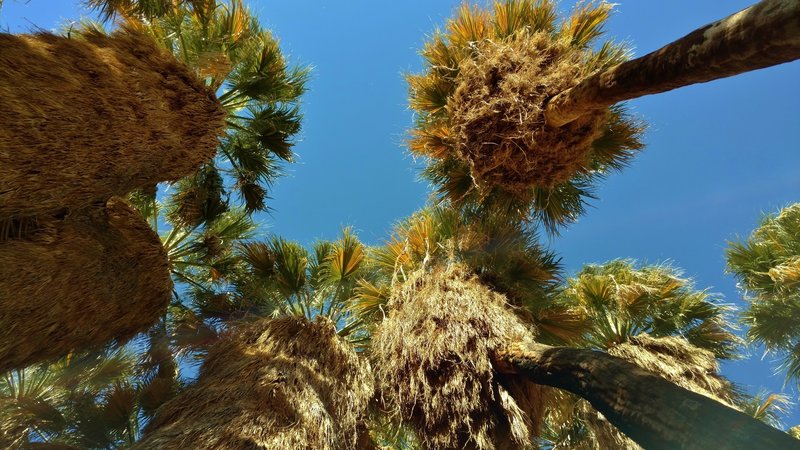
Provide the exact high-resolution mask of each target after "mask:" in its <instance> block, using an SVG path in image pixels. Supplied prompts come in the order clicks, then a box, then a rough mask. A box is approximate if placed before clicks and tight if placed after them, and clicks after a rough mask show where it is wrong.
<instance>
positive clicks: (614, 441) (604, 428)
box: [554, 334, 733, 450]
mask: <svg viewBox="0 0 800 450" xmlns="http://www.w3.org/2000/svg"><path fill="white" fill-rule="evenodd" d="M608 354H610V355H613V356H616V357H619V358H622V359H624V360H626V361H629V362H631V363H633V364H636V365H637V366H639V367H641V368H643V369H646V370H648V371H650V372H653V373H655V374H658V375H660V376H662V377H663V378H665V379H667V380H669V381H671V382H673V383H675V384H677V385H678V386H681V387H684V388H686V389H688V390H690V391H692V392H695V393H698V394H701V395H704V396H706V397H709V398H712V399H714V400H716V401H718V402H722V403H724V404H726V405H728V406H733V386H732V385H731V383H730V382H729V381H727V380H726V379H725V378H723V377H721V376H720V375H719V373H718V372H719V365H718V364H717V359H716V357H715V356H714V354H713V353H711V352H709V351H708V350H704V349H701V348H698V347H695V346H693V345H692V344H690V343H689V342H688V341H687V340H686V339H684V338H682V337H679V336H666V337H651V336H649V335H647V334H640V335H638V336H634V337H631V338H630V339H629V340H628V341H627V342H623V343H621V344H617V345H614V346H613V347H611V348H609V349H608ZM564 395H565V394H564V393H560V395H558V396H564ZM554 397H556V396H554ZM568 397H569V398H563V399H562V401H566V402H567V403H568V404H570V403H571V404H572V407H571V408H570V409H571V410H572V411H574V412H576V413H577V416H579V417H580V420H582V421H584V422H585V423H586V426H587V428H588V430H589V434H588V435H587V437H588V438H589V439H591V440H593V441H594V442H593V443H588V444H590V445H591V446H592V447H594V446H596V448H601V449H602V448H616V449H628V450H638V449H641V447H640V446H639V445H638V444H636V443H635V442H633V441H632V440H631V439H630V438H628V437H626V436H625V435H624V434H622V433H620V432H619V430H617V429H616V428H615V427H614V426H613V425H611V424H610V423H609V422H608V421H607V420H606V419H605V418H604V417H603V416H602V415H601V414H599V413H597V411H595V410H593V409H592V408H591V406H590V405H589V404H588V403H587V402H586V401H584V400H577V401H578V403H577V404H575V403H574V402H575V400H576V399H575V398H574V397H573V396H571V395H569V396H568ZM574 417H575V416H573V417H566V418H565V417H561V419H562V420H563V419H566V420H572V419H573V418H574Z"/></svg>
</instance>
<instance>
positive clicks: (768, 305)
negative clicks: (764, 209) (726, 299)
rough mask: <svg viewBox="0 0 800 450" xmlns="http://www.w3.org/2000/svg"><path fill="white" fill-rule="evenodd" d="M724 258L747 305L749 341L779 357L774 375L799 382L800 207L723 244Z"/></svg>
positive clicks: (788, 209)
mask: <svg viewBox="0 0 800 450" xmlns="http://www.w3.org/2000/svg"><path fill="white" fill-rule="evenodd" d="M726 256H727V259H728V271H729V272H730V273H733V274H734V276H735V277H736V279H737V280H738V281H739V288H740V289H741V290H742V291H743V294H744V297H745V299H747V300H748V301H749V307H748V309H747V310H746V311H745V312H744V313H743V315H742V321H743V322H744V323H745V324H746V325H748V326H749V329H748V330H747V338H748V340H750V341H751V342H754V343H757V344H763V345H765V346H766V348H767V349H768V350H770V351H776V352H778V354H780V355H781V358H782V359H781V362H780V365H779V370H782V371H786V374H787V378H788V379H794V380H800V329H799V328H798V327H797V324H798V323H800V204H798V203H795V204H793V205H790V206H787V207H786V208H784V209H782V210H781V211H780V212H779V213H778V214H777V215H768V216H766V217H764V218H763V219H762V221H761V224H760V226H759V227H758V228H757V229H756V230H755V231H753V233H752V234H751V235H750V236H749V237H748V238H747V239H745V240H741V239H740V240H738V241H736V242H730V243H729V244H728V249H727V253H726Z"/></svg>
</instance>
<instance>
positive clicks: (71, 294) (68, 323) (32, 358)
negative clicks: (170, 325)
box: [0, 198, 172, 371]
mask: <svg viewBox="0 0 800 450" xmlns="http://www.w3.org/2000/svg"><path fill="white" fill-rule="evenodd" d="M171 292H172V280H171V278H170V274H169V267H168V262H167V256H166V253H165V252H164V249H163V247H162V246H161V242H160V241H159V239H158V236H156V235H155V233H153V231H152V230H151V229H150V226H149V225H148V224H147V222H146V221H145V220H144V219H143V218H142V217H141V215H140V214H139V213H138V212H137V211H136V210H135V209H133V208H132V207H131V206H130V205H128V204H127V203H126V202H125V201H124V200H122V199H119V198H112V199H111V200H109V201H108V203H107V204H106V205H105V207H94V208H89V209H86V210H83V211H81V212H79V213H78V212H75V213H73V214H70V215H66V216H64V217H61V216H50V217H44V216H40V217H39V218H38V220H37V222H36V223H35V226H31V227H29V228H28V229H26V232H25V233H20V234H16V235H15V236H13V237H10V238H0V371H5V370H8V369H11V368H21V367H25V366H27V365H30V364H32V363H35V362H38V361H43V360H47V359H50V358H55V357H59V356H62V355H64V354H66V353H68V352H70V351H72V350H75V349H83V348H87V347H91V346H97V345H101V344H104V343H106V342H108V341H111V340H116V341H118V342H124V341H126V340H128V339H130V338H131V337H133V336H134V335H135V334H136V333H138V332H140V331H143V330H145V329H146V328H148V327H149V326H151V325H152V324H153V323H155V322H156V321H157V320H158V318H159V317H160V316H161V315H162V314H163V312H164V309H165V308H166V306H167V304H168V303H169V299H170V295H171Z"/></svg>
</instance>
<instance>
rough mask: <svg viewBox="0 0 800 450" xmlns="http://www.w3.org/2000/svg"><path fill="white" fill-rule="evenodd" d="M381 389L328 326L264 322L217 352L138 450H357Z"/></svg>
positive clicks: (293, 320) (228, 339)
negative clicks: (362, 427) (369, 408)
mask: <svg viewBox="0 0 800 450" xmlns="http://www.w3.org/2000/svg"><path fill="white" fill-rule="evenodd" d="M373 394H374V386H373V382H372V378H371V376H370V371H369V366H368V363H367V362H366V361H365V360H364V359H363V358H360V357H359V356H358V355H357V354H356V352H355V350H354V349H353V348H352V346H350V345H349V344H348V343H346V342H345V341H343V340H342V339H340V338H339V337H338V336H337V335H336V330H335V328H334V326H333V324H332V323H331V322H330V321H329V320H328V319H326V318H318V319H317V320H316V321H314V322H311V321H308V320H307V319H304V318H302V317H282V318H278V319H260V320H258V321H256V322H253V323H250V324H246V325H242V326H240V327H238V328H237V329H234V330H233V331H232V332H230V333H229V334H228V335H227V336H225V337H223V339H222V340H221V341H219V342H218V343H217V344H215V345H214V346H213V347H212V348H211V349H210V351H209V354H208V357H207V359H206V362H205V363H204V364H203V367H202V368H201V370H200V376H199V378H198V380H197V382H196V383H195V384H194V385H192V386H191V387H189V388H188V389H187V390H186V391H184V393H182V394H181V395H180V396H179V397H178V398H176V399H174V400H172V401H171V402H169V403H167V404H165V405H164V406H162V407H161V408H160V409H159V411H158V413H157V415H156V417H155V419H153V421H152V422H150V424H149V425H148V427H147V429H146V430H145V435H144V437H143V439H142V440H141V441H140V442H139V443H138V444H137V446H136V447H135V448H136V449H139V450H141V449H158V450H169V449H186V448H193V449H233V450H235V449H270V450H272V449H295V448H296V449H321V450H333V449H342V450H344V449H353V448H356V443H357V442H358V434H359V431H358V428H359V423H360V422H361V421H362V420H363V415H364V414H365V413H366V408H367V404H368V402H369V400H370V399H371V398H372V397H373Z"/></svg>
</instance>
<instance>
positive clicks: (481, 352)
mask: <svg viewBox="0 0 800 450" xmlns="http://www.w3.org/2000/svg"><path fill="white" fill-rule="evenodd" d="M531 237H532V235H531V234H530V230H528V231H526V228H525V227H522V226H521V225H520V223H519V222H516V221H514V220H513V219H512V220H510V221H509V220H508V218H502V217H498V216H488V217H487V216H485V215H478V216H476V217H473V218H470V217H467V216H464V215H463V214H462V211H455V210H452V209H447V208H437V209H433V210H432V211H427V212H424V213H422V214H420V215H418V216H416V217H413V218H412V219H410V220H409V222H407V223H403V224H401V225H400V226H399V227H398V232H397V234H396V235H395V236H394V237H393V238H392V239H391V240H390V242H389V243H387V245H386V246H385V247H384V248H382V249H378V250H376V251H375V253H374V256H373V257H374V258H375V260H376V261H378V263H379V264H380V267H382V268H383V271H384V275H383V276H382V277H378V278H376V280H377V281H376V284H373V283H364V284H363V286H362V289H361V292H360V294H361V297H360V300H361V302H359V303H357V304H356V305H354V307H355V308H356V309H357V310H358V311H360V312H361V313H363V314H365V315H367V316H368V317H373V318H374V319H375V320H376V321H377V322H378V323H377V325H375V331H374V336H373V337H372V342H371V344H370V348H369V351H370V353H371V354H372V355H373V366H374V368H375V371H376V377H377V380H378V386H379V389H380V390H381V392H382V396H383V398H384V399H385V400H386V401H388V404H387V405H386V407H388V408H389V409H390V410H394V411H396V412H397V414H398V417H400V418H403V420H404V421H405V422H406V423H407V424H408V425H410V426H412V427H413V428H414V429H416V430H417V434H418V436H419V438H420V439H421V441H422V445H423V446H424V447H426V448H460V447H462V446H467V447H468V448H495V447H496V446H504V447H503V448H524V447H525V446H526V445H528V444H529V443H530V441H531V439H532V438H533V435H534V434H535V433H536V427H537V421H539V420H540V419H541V417H540V415H541V412H542V408H541V403H542V401H543V400H546V392H543V391H542V389H541V387H540V385H545V386H552V387H557V388H559V389H563V390H566V391H568V392H572V393H574V394H576V395H578V396H580V397H582V398H584V399H586V400H588V401H589V402H590V403H591V404H592V407H593V408H595V409H596V410H598V411H600V412H601V413H602V414H603V415H604V416H606V417H607V418H608V420H609V421H610V422H612V423H613V424H614V425H615V426H617V427H618V428H620V429H621V430H622V431H623V432H624V433H625V434H627V435H628V436H630V437H631V438H633V439H634V440H635V441H637V442H638V443H640V444H642V445H643V446H644V447H645V448H669V447H670V446H674V445H675V443H676V442H684V443H686V442H693V441H696V442H697V444H696V445H698V448H700V447H701V446H703V445H707V443H708V441H709V439H711V437H710V436H704V435H703V432H702V431H701V430H699V429H697V428H694V427H695V425H687V424H686V423H685V420H686V417H687V415H690V414H691V411H688V410H687V411H684V410H683V409H685V406H683V407H682V406H680V405H681V402H684V401H685V402H684V405H686V404H692V405H697V406H698V410H699V411H702V414H707V415H709V416H710V417H714V420H718V421H720V422H724V421H734V422H736V423H740V422H741V424H742V425H740V426H745V427H747V428H748V433H750V434H748V435H747V436H746V437H737V436H733V437H731V438H730V442H729V445H731V446H735V445H753V442H756V440H758V439H764V442H768V443H770V444H777V443H781V442H782V443H783V444H785V439H786V437H785V436H786V435H785V434H782V433H780V432H778V431H777V430H774V431H773V430H771V429H770V428H769V427H767V426H766V425H763V424H760V423H756V422H755V421H752V420H749V419H748V418H747V416H745V415H743V414H741V413H739V412H737V411H735V410H734V409H731V408H728V407H726V406H724V405H722V404H720V403H718V402H716V401H715V400H712V399H710V398H708V397H706V396H703V395H699V394H695V393H693V392H691V391H690V390H686V389H684V388H682V387H679V386H678V385H675V384H673V383H672V382H670V381H667V380H665V379H664V378H662V376H660V375H655V374H653V373H651V372H649V371H648V370H654V369H657V368H659V367H658V365H659V364H666V365H669V364H673V365H676V364H677V363H678V362H680V361H679V360H680V359H681V358H683V359H684V360H686V361H689V362H690V363H693V364H695V365H696V366H698V367H697V368H696V369H695V370H697V371H698V373H700V372H702V373H703V374H704V376H705V377H706V378H705V379H706V380H709V381H713V383H712V384H710V386H717V388H714V389H709V391H716V392H715V394H717V395H721V393H724V392H725V386H726V384H725V383H724V382H720V381H718V380H716V378H715V375H714V374H712V373H710V372H713V371H714V370H715V364H716V361H715V359H714V356H713V354H712V353H709V352H707V351H704V350H697V349H695V350H691V349H692V348H693V347H691V346H690V345H689V344H688V343H684V341H680V342H676V341H668V342H664V341H663V339H664V338H648V337H646V336H644V335H642V336H641V337H639V338H638V339H633V340H632V342H634V345H633V346H631V345H630V344H621V343H618V345H617V346H615V347H619V349H620V350H622V349H624V348H626V347H633V348H634V350H635V351H638V352H640V353H641V352H642V351H641V348H646V349H647V350H648V352H649V353H650V354H652V355H653V357H652V359H651V360H650V361H644V363H643V365H645V366H646V367H647V369H648V370H644V369H641V368H639V367H638V366H637V365H635V364H630V363H628V362H626V361H624V360H623V359H619V358H616V357H613V356H608V355H606V354H604V353H599V352H597V351H594V350H589V349H579V348H570V347H550V346H547V345H544V344H541V343H539V342H550V343H558V342H559V341H560V342H561V343H563V342H569V341H571V342H580V341H581V340H583V341H584V342H586V343H587V344H588V343H589V342H590V339H589V337H590V336H593V334H591V333H589V331H588V330H589V329H591V326H588V325H590V322H591V321H590V320H587V319H588V317H587V316H588V313H587V310H586V306H585V305H584V306H580V305H576V304H575V302H566V301H561V302H556V301H554V299H553V295H552V287H553V285H554V281H555V280H556V279H557V278H556V276H555V275H556V274H555V273H554V269H555V267H554V266H553V265H552V259H551V256H549V255H548V254H547V253H546V252H543V251H542V250H541V249H540V248H539V247H538V245H536V244H535V241H532V240H531ZM497 268H506V270H507V272H506V273H505V274H503V273H502V272H500V273H498V271H496V269H497ZM662 278H665V279H662V280H661V283H662V284H661V286H660V287H661V288H662V289H663V292H662V294H663V296H662V297H661V298H662V301H660V302H659V301H656V300H653V299H652V298H650V303H651V307H652V309H651V312H653V316H652V317H651V319H650V320H649V321H644V320H641V321H639V322H638V325H637V326H639V327H642V329H644V328H645V323H647V324H648V325H647V326H649V327H652V331H653V332H654V333H656V334H657V333H658V330H664V332H665V333H666V332H667V331H666V330H668V329H670V327H672V330H676V331H683V332H685V333H686V335H687V336H693V337H692V339H693V340H694V341H695V342H704V344H703V345H705V346H707V347H709V348H712V349H714V350H715V352H717V353H720V354H730V351H731V347H730V344H731V339H732V336H731V335H730V334H729V333H727V332H725V331H724V329H723V328H720V326H721V325H722V322H721V317H720V316H719V315H720V314H721V310H720V309H719V308H715V307H714V305H713V304H712V303H711V302H709V301H708V298H707V295H706V294H703V293H692V292H687V291H686V289H685V287H683V286H681V284H680V283H679V282H678V281H677V280H676V279H675V277H663V276H662ZM519 281H524V282H522V283H520V282H519ZM640 284H641V283H640ZM548 292H551V294H550V295H548ZM628 293H629V294H630V295H629V298H635V297H636V296H635V295H633V294H634V293H635V289H633V288H631V289H630V290H629V291H628ZM669 295H673V296H675V297H677V298H678V299H682V300H681V301H679V302H675V303H677V304H678V305H680V306H676V305H675V304H671V303H670V302H667V301H664V299H666V298H669ZM641 297H642V302H641V303H640V304H643V303H646V302H645V301H644V300H643V299H644V298H645V297H644V296H641ZM653 297H654V298H658V296H653ZM681 303H682V304H681ZM656 306H658V307H659V308H656ZM656 313H658V314H656ZM694 314H696V315H697V317H698V318H701V317H705V318H706V319H707V321H706V323H705V324H697V323H690V322H683V321H682V319H683V317H682V315H694ZM670 318H672V322H670V320H669V319H670ZM595 320H596V321H597V322H600V320H599V319H595ZM701 322H702V321H701ZM670 323H672V325H669V324H670ZM597 328H600V327H597ZM537 329H538V330H539V331H538V332H537ZM537 334H538V336H537ZM594 336H595V338H597V337H598V336H599V335H598V334H594ZM647 339H650V340H649V341H646V340H647ZM658 339H662V341H659V340H658ZM653 340H655V342H653ZM537 341H539V342H537ZM611 342H614V341H613V340H612V341H611ZM678 344H680V345H678ZM637 348H638V349H639V350H636V349H637ZM685 348H689V353H687V354H686V355H685V356H678V358H677V359H670V358H671V356H669V353H672V354H673V355H674V354H676V353H677V352H676V349H677V350H681V351H683V349H685ZM530 349H534V350H535V351H539V352H541V353H538V354H533V353H532V352H530ZM516 352H520V353H516ZM529 352H530V353H529ZM620 354H622V352H620ZM623 356H624V355H623ZM528 357H531V358H532V361H531V360H526V358H528ZM689 357H693V358H694V360H693V361H694V362H692V360H691V359H690V358H689ZM642 361H643V360H639V362H640V363H642ZM698 362H701V363H702V364H699V363H698ZM700 366H702V367H700ZM538 367H546V370H542V371H541V372H540V371H539V369H538ZM687 367H688V365H687ZM707 372H708V373H707ZM555 374H557V376H556V375H555ZM456 385H457V386H461V387H460V388H459V389H452V388H449V386H456ZM464 386H466V388H465V387H464ZM621 386H624V389H626V392H628V395H629V396H631V397H634V398H636V399H637V400H636V403H635V404H634V403H628V402H625V401H623V400H621V399H619V398H617V396H616V394H613V392H618V390H619V389H620V388H621ZM698 386H699V385H698ZM659 389H663V392H660V391H659ZM697 390H699V391H701V392H702V391H703V389H699V388H698V389H697ZM679 399H680V400H679ZM687 402H691V403H687ZM640 408H641V409H640ZM662 409H663V411H662ZM648 411H652V413H651V412H648ZM656 411H660V412H659V414H658V417H652V418H650V419H644V423H643V422H639V418H641V417H642V416H645V417H649V415H650V414H656ZM631 419H632V420H631ZM696 420H697V421H698V423H702V427H710V428H714V427H715V425H714V424H710V423H708V422H707V419H702V418H701V417H697V418H696ZM670 421H672V422H670ZM648 422H649V423H650V425H647V424H646V423H648ZM658 423H671V424H672V425H674V427H673V428H674V429H667V428H661V427H654V424H658ZM725 423H726V424H730V422H725ZM697 426H698V427H699V426H701V425H697ZM725 426H727V425H725ZM693 428H694V429H693ZM713 439H717V442H723V441H720V440H719V439H720V438H719V437H718V436H714V437H713ZM723 439H724V438H723ZM737 439H743V441H742V442H743V443H744V444H737ZM723 444H724V442H723Z"/></svg>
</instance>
